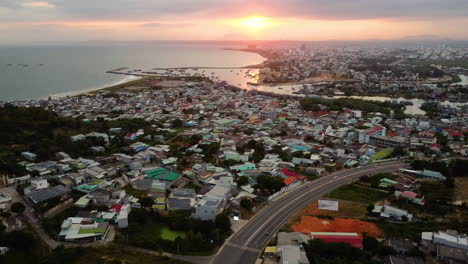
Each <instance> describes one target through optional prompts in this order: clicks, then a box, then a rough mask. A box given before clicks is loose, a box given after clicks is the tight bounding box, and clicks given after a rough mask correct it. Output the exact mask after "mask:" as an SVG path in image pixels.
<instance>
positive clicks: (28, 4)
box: [22, 1, 55, 8]
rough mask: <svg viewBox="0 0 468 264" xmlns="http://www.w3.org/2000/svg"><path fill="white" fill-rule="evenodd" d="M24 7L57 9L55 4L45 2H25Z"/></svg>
mask: <svg viewBox="0 0 468 264" xmlns="http://www.w3.org/2000/svg"><path fill="white" fill-rule="evenodd" d="M22 6H24V7H43V8H55V5H54V4H51V3H49V2H43V1H35V2H25V3H23V4H22Z"/></svg>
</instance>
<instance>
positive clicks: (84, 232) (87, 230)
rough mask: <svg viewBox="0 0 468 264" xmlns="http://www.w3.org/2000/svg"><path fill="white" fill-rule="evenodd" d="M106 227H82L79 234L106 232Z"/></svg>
mask: <svg viewBox="0 0 468 264" xmlns="http://www.w3.org/2000/svg"><path fill="white" fill-rule="evenodd" d="M105 232H106V229H105V228H89V229H88V228H86V229H80V231H78V234H99V233H105Z"/></svg>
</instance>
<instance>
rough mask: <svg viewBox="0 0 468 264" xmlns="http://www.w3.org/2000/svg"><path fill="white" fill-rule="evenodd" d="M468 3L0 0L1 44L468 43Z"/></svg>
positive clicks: (408, 0) (457, 0) (438, 0)
mask: <svg viewBox="0 0 468 264" xmlns="http://www.w3.org/2000/svg"><path fill="white" fill-rule="evenodd" d="M467 28H468V1H467V0H250V1H247V0H170V1H169V0H49V1H40V0H39V1H34V0H0V36H1V37H0V43H4V44H5V43H6V44H8V43H31V42H81V41H92V40H244V39H247V40H252V39H253V40H257V39H260V40H367V39H399V38H404V37H408V36H420V35H434V36H438V37H443V38H454V39H468V30H466V29H467Z"/></svg>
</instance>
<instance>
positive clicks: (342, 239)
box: [314, 235, 363, 249]
mask: <svg viewBox="0 0 468 264" xmlns="http://www.w3.org/2000/svg"><path fill="white" fill-rule="evenodd" d="M314 238H317V239H320V240H322V241H324V242H326V243H346V244H349V245H350V246H353V247H357V248H361V249H362V248H363V246H362V239H361V238H360V237H359V236H340V235H314Z"/></svg>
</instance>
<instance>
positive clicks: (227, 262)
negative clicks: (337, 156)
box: [211, 161, 407, 264]
mask: <svg viewBox="0 0 468 264" xmlns="http://www.w3.org/2000/svg"><path fill="white" fill-rule="evenodd" d="M406 166H407V164H406V163H404V162H401V161H393V162H386V163H382V164H379V165H374V166H366V167H361V168H354V169H348V170H344V171H339V172H336V173H333V174H330V175H328V176H325V177H322V178H320V179H318V180H315V181H312V182H307V183H305V184H303V185H301V186H300V187H297V188H296V189H293V190H292V191H290V192H288V193H286V194H284V195H283V196H282V197H280V198H277V200H276V201H271V202H270V205H268V206H267V207H265V208H264V209H263V210H261V211H260V212H258V213H257V215H256V216H255V217H254V218H253V219H251V220H250V221H249V222H248V223H247V224H246V225H245V226H244V227H242V228H241V229H240V230H239V231H238V232H236V233H235V234H234V235H233V236H232V237H231V238H230V239H229V240H228V241H226V243H225V244H224V246H223V247H222V248H221V249H220V251H219V252H218V254H217V255H216V257H215V258H214V259H213V260H212V261H211V263H213V264H238V263H242V264H249V263H255V261H256V260H257V258H258V256H259V255H260V253H261V252H262V251H263V249H264V248H265V246H266V245H267V244H268V241H270V239H271V238H272V236H273V235H274V234H275V233H276V232H278V230H279V229H280V228H281V227H282V226H283V225H284V224H285V223H286V222H287V221H288V219H289V218H291V217H292V216H293V215H294V214H296V213H297V212H298V211H299V210H301V209H302V208H304V207H305V206H307V205H308V204H309V203H310V202H311V201H314V200H317V199H319V198H320V197H321V196H323V195H324V194H326V193H328V192H330V191H332V190H334V189H336V188H338V187H340V186H342V185H345V184H349V183H351V182H353V181H354V180H356V179H358V178H359V177H362V176H364V175H372V174H376V173H383V172H394V171H396V170H398V169H399V168H403V167H406Z"/></svg>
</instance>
